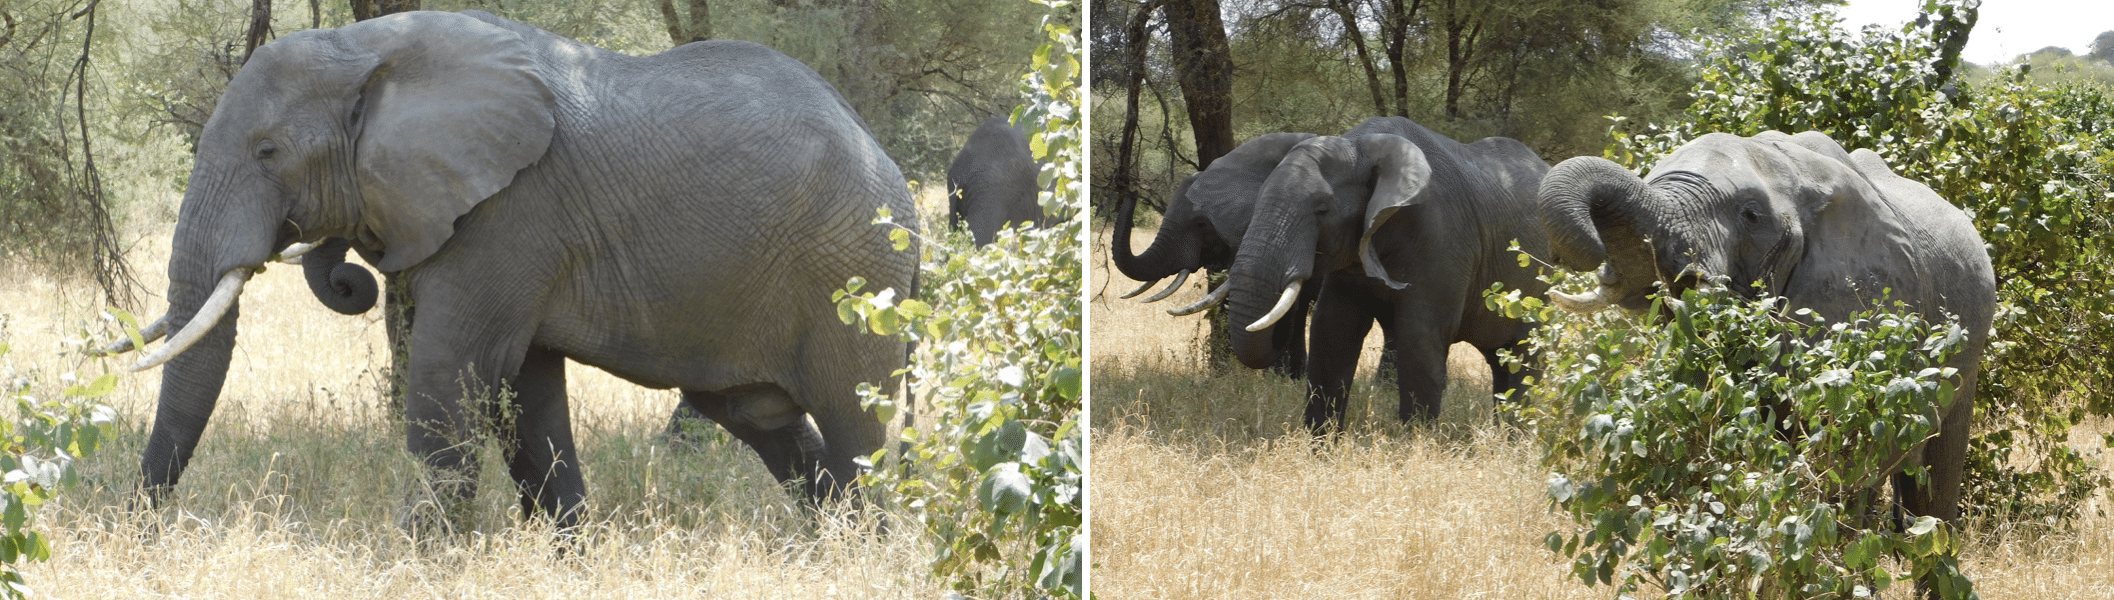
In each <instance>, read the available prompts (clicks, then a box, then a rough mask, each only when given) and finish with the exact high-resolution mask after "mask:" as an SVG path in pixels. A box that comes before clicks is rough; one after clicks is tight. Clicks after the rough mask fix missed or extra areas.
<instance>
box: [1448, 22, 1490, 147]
mask: <svg viewBox="0 0 2114 600" xmlns="http://www.w3.org/2000/svg"><path fill="white" fill-rule="evenodd" d="M1463 12H1465V11H1463V10H1462V9H1461V8H1460V7H1459V5H1458V2H1455V1H1454V0H1448V1H1447V2H1446V118H1449V119H1459V118H1461V92H1462V91H1463V90H1465V89H1466V88H1467V81H1468V69H1469V68H1470V67H1471V66H1472V65H1473V63H1474V60H1475V40H1476V37H1477V36H1479V35H1480V34H1482V32H1483V20H1482V19H1481V18H1480V17H1481V16H1480V15H1465V14H1462V13H1463Z"/></svg>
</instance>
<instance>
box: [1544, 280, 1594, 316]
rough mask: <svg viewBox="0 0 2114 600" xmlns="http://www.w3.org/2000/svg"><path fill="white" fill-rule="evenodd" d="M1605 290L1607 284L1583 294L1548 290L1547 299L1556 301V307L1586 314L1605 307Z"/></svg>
mask: <svg viewBox="0 0 2114 600" xmlns="http://www.w3.org/2000/svg"><path fill="white" fill-rule="evenodd" d="M1607 292H1608V288H1607V286H1601V287H1600V288H1598V289H1595V290H1593V291H1590V292H1586V293H1583V294H1566V293H1563V292H1559V291H1556V290H1549V299H1550V300H1554V301H1555V302H1556V307H1557V308H1561V309H1564V310H1567V311H1570V312H1574V313H1578V314H1581V315H1587V314H1592V313H1596V312H1600V311H1602V310H1605V309H1607V307H1608V299H1607Z"/></svg>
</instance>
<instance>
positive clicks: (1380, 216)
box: [1357, 134, 1431, 290]
mask: <svg viewBox="0 0 2114 600" xmlns="http://www.w3.org/2000/svg"><path fill="white" fill-rule="evenodd" d="M1357 144H1358V164H1359V166H1361V167H1363V166H1365V165H1368V164H1370V165H1372V169H1373V170H1372V173H1373V196H1372V198H1371V199H1370V200H1368V201H1367V202H1366V205H1365V234H1364V235H1362V236H1359V238H1358V261H1359V262H1361V263H1364V264H1365V274H1366V276H1368V277H1372V278H1374V279H1378V280H1380V281H1381V282H1382V283H1386V284H1387V285H1388V287H1392V288H1395V289H1398V290H1399V289H1402V288H1403V287H1406V286H1408V284H1405V283H1402V282H1400V281H1395V280H1394V278H1392V277H1388V275H1387V267H1386V266H1385V265H1382V264H1380V257H1379V255H1378V254H1376V253H1375V252H1373V232H1374V231H1378V230H1379V229H1380V226H1381V225H1383V224H1386V223H1387V220H1388V219H1391V218H1394V216H1395V211H1399V210H1402V208H1403V207H1406V206H1409V205H1412V204H1416V203H1418V202H1419V201H1421V199H1422V197H1423V192H1424V185H1425V184H1427V183H1430V182H1431V163H1430V162H1429V161H1426V160H1425V158H1424V151H1423V150H1422V149H1419V148H1417V145H1416V144H1414V143H1411V142H1410V141H1409V140H1408V139H1405V138H1403V137H1402V136H1399V135H1389V134H1373V135H1368V136H1365V137H1361V138H1358V141H1357Z"/></svg>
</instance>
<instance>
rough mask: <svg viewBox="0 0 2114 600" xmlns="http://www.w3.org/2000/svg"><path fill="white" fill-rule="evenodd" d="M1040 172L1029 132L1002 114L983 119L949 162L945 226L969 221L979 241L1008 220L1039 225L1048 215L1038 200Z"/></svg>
mask: <svg viewBox="0 0 2114 600" xmlns="http://www.w3.org/2000/svg"><path fill="white" fill-rule="evenodd" d="M1039 171H1041V167H1040V166H1038V165H1036V163H1035V155H1034V153H1033V152H1031V151H1029V150H1028V137H1027V134H1026V133H1025V132H1023V131H1021V130H1020V128H1018V127H1014V126H1013V125H1012V124H1010V123H1008V122H1007V119H1006V117H1004V116H997V117H991V118H990V119H988V120H985V121H984V124H983V125H980V126H978V127H977V128H976V131H975V132H973V133H970V134H969V141H968V142H966V143H964V144H962V151H961V152H960V153H957V154H955V155H954V162H953V163H951V164H949V165H948V166H947V226H948V227H949V228H952V229H962V228H963V226H964V225H966V226H967V228H968V230H969V234H970V236H971V237H973V238H975V239H976V245H978V246H982V245H986V244H989V243H991V239H992V238H994V237H996V236H997V235H998V230H999V229H1000V228H1002V227H1005V226H1006V224H1008V223H1011V224H1014V225H1017V226H1020V227H1041V226H1042V225H1043V224H1044V223H1045V222H1046V221H1047V219H1046V218H1045V217H1044V216H1043V214H1042V204H1041V203H1039V202H1037V201H1036V199H1035V195H1036V192H1038V191H1040V190H1041V187H1040V186H1037V185H1035V178H1036V175H1037V174H1038V172H1039Z"/></svg>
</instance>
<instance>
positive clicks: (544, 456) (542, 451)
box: [507, 348, 587, 529]
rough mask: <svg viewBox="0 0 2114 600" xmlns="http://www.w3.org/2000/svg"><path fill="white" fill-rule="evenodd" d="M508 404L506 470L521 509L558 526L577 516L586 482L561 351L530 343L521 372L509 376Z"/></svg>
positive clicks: (568, 524) (572, 521) (572, 522)
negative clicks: (510, 425)
mask: <svg viewBox="0 0 2114 600" xmlns="http://www.w3.org/2000/svg"><path fill="white" fill-rule="evenodd" d="M510 384H511V385H512V387H513V390H514V405H515V406H517V407H519V408H520V410H521V412H520V414H518V415H516V416H515V420H514V443H515V444H516V446H515V447H514V449H513V450H514V452H513V456H512V457H511V458H510V459H509V460H508V461H507V472H508V474H509V475H511V476H512V477H513V479H514V485H515V487H516V488H517V489H519V491H520V492H521V514H522V515H523V516H527V515H533V514H538V512H539V511H540V513H541V514H543V515H546V516H549V517H551V518H552V520H553V524H555V525H556V526H557V527H559V528H560V529H565V528H570V527H572V526H573V525H575V524H577V523H578V522H579V518H580V515H579V512H580V504H581V502H582V501H583V500H584V499H585V498H586V497H587V483H586V481H585V480H583V479H582V478H581V476H580V459H579V453H578V452H576V451H574V449H573V427H572V417H571V413H570V410H569V409H568V406H567V400H566V397H565V357H564V356H562V355H559V354H558V353H556V352H552V351H549V350H544V349H541V348H531V349H530V350H529V353H528V356H527V357H526V358H525V359H523V360H522V363H521V373H520V374H519V375H516V376H515V377H514V379H513V380H512V381H511V382H510Z"/></svg>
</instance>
